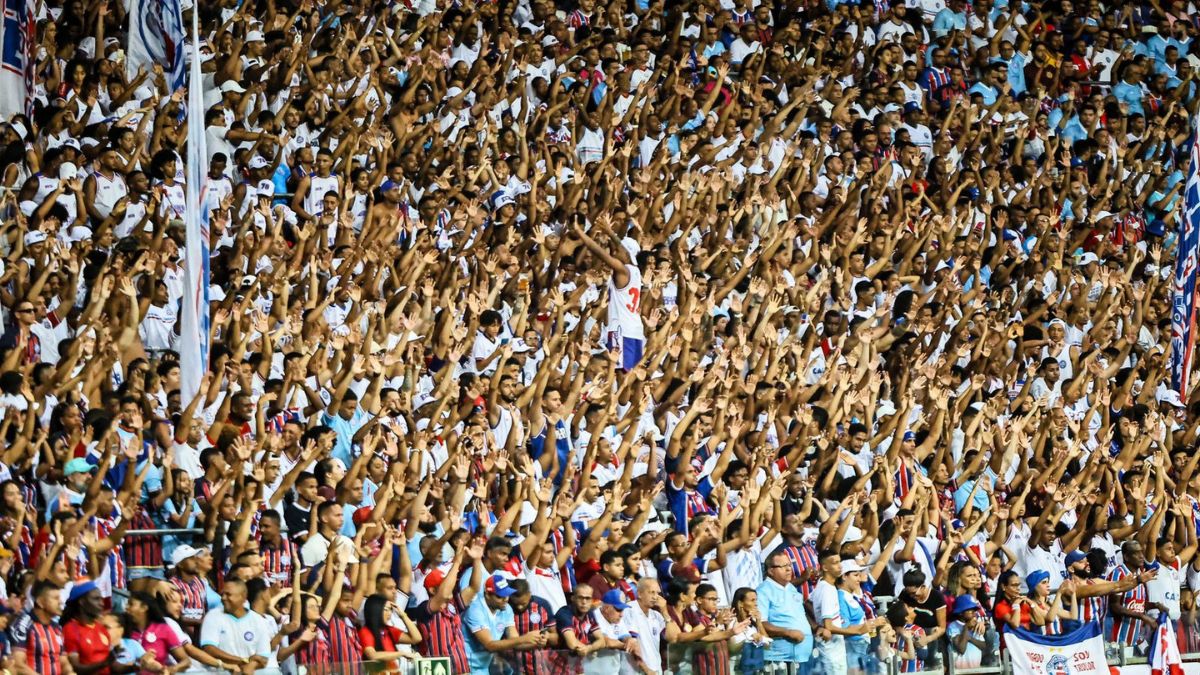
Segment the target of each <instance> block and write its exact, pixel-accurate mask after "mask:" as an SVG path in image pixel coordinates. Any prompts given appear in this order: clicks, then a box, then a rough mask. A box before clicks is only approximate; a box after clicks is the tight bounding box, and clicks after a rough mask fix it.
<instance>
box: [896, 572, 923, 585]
mask: <svg viewBox="0 0 1200 675" xmlns="http://www.w3.org/2000/svg"><path fill="white" fill-rule="evenodd" d="M901 583H903V584H904V585H905V586H924V585H925V573H924V572H922V571H921V570H916V569H913V570H909V571H907V572H905V573H904V576H903V577H902V581H901Z"/></svg>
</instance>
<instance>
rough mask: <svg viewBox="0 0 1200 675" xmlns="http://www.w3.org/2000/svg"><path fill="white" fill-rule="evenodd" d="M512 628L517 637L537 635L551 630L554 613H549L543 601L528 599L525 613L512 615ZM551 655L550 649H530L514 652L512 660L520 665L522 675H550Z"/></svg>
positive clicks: (548, 608)
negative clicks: (530, 634) (542, 631)
mask: <svg viewBox="0 0 1200 675" xmlns="http://www.w3.org/2000/svg"><path fill="white" fill-rule="evenodd" d="M513 627H514V628H516V629H517V634H518V635H526V634H528V633H537V632H539V631H541V630H543V629H546V628H549V629H551V630H553V629H554V613H553V612H551V611H550V605H549V604H547V603H546V601H545V600H543V599H541V598H539V597H537V596H533V597H531V598H530V599H529V606H528V607H526V608H525V611H523V612H514V613H513ZM552 654H553V651H552V650H550V649H531V650H525V651H519V652H516V653H515V654H514V657H515V658H514V660H515V661H517V662H518V663H520V664H521V673H522V674H523V675H552V673H554V672H555V665H556V664H555V663H554V662H552V659H551V655H552Z"/></svg>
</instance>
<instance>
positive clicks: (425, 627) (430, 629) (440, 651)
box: [412, 593, 471, 673]
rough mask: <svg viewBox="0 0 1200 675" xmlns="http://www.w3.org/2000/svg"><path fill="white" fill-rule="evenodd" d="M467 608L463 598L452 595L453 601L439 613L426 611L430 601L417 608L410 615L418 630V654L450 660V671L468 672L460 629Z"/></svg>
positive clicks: (465, 649) (465, 646)
mask: <svg viewBox="0 0 1200 675" xmlns="http://www.w3.org/2000/svg"><path fill="white" fill-rule="evenodd" d="M466 608H467V607H466V605H465V604H463V601H462V596H460V595H459V594H458V593H455V594H454V601H453V602H451V603H449V604H448V605H446V606H445V607H443V608H442V609H441V611H438V612H431V611H429V602H428V601H426V602H422V603H421V604H420V605H418V606H417V608H416V609H415V610H414V611H413V616H412V618H413V620H414V621H415V622H416V623H417V627H418V628H419V629H420V630H421V645H420V651H421V655H422V656H431V657H432V656H442V657H446V658H449V659H450V665H451V670H453V671H454V672H456V673H469V672H471V666H470V664H469V663H467V645H466V642H465V641H464V639H463V630H462V613H463V612H464V611H466Z"/></svg>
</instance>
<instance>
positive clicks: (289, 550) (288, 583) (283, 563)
mask: <svg viewBox="0 0 1200 675" xmlns="http://www.w3.org/2000/svg"><path fill="white" fill-rule="evenodd" d="M279 540H280V541H279V544H278V545H273V544H268V543H267V542H265V541H262V540H261V539H260V540H259V542H258V554H259V555H260V556H262V562H263V573H264V574H265V575H266V577H267V581H268V582H269V583H270V584H271V585H272V586H277V587H279V588H291V587H292V573H293V572H294V571H295V565H296V559H297V558H298V557H299V553H298V552H297V551H296V544H295V543H293V542H292V540H291V539H287V538H284V537H280V538H279Z"/></svg>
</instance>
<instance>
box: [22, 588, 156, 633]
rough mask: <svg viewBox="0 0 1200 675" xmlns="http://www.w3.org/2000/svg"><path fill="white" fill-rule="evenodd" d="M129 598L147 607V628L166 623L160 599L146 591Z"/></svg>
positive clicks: (127, 614) (132, 594) (135, 593)
mask: <svg viewBox="0 0 1200 675" xmlns="http://www.w3.org/2000/svg"><path fill="white" fill-rule="evenodd" d="M35 597H36V596H35ZM129 597H130V598H132V599H134V600H137V601H138V602H140V603H142V604H143V605H145V606H146V625H147V626H149V625H151V624H156V623H166V622H165V621H164V617H165V616H166V612H164V611H163V605H162V602H161V601H159V599H158V598H157V597H155V596H153V595H150V594H149V593H147V592H145V591H136V592H134V593H130V594H129ZM125 616H126V617H128V616H129V613H128V612H126V613H125ZM126 627H127V628H128V626H126Z"/></svg>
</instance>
